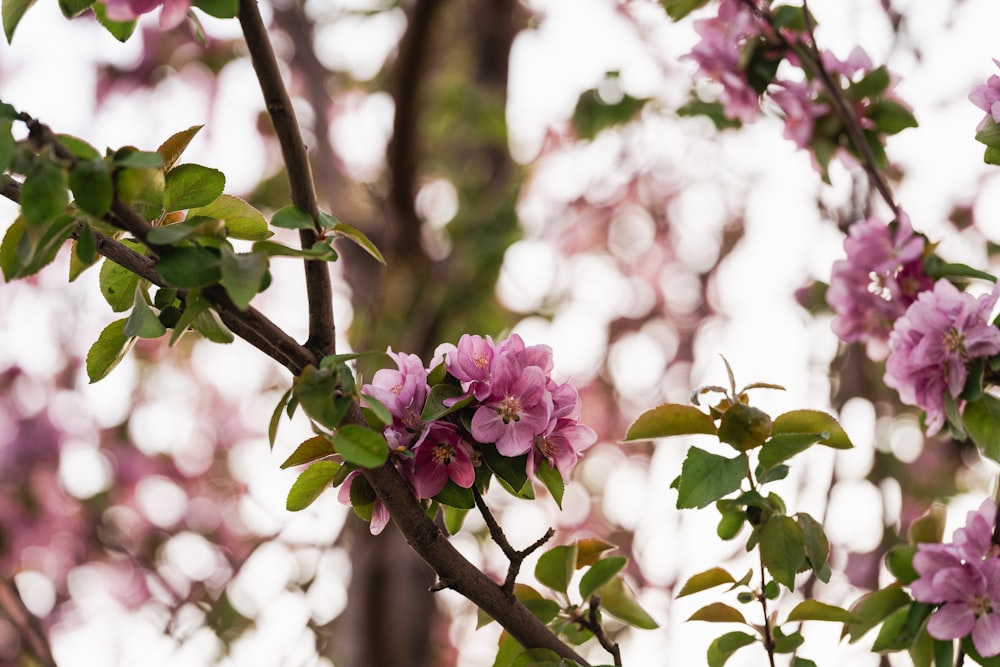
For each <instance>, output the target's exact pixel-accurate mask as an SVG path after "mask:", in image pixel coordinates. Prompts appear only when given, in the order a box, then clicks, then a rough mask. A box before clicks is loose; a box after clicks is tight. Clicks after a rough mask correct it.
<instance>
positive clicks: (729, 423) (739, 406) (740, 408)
mask: <svg viewBox="0 0 1000 667" xmlns="http://www.w3.org/2000/svg"><path fill="white" fill-rule="evenodd" d="M770 434H771V417H770V416H768V415H767V413H765V412H764V411H763V410H758V409H757V408H755V407H752V406H750V405H746V404H745V403H741V402H737V403H734V404H733V405H731V406H730V407H729V409H728V410H726V411H725V412H724V413H723V415H722V419H721V421H720V422H719V441H720V442H724V443H726V444H727V445H731V446H732V447H733V448H734V449H735V450H736V451H738V452H746V451H749V450H751V449H755V448H757V447H760V446H761V445H762V444H764V441H765V440H767V438H768V436H769V435H770Z"/></svg>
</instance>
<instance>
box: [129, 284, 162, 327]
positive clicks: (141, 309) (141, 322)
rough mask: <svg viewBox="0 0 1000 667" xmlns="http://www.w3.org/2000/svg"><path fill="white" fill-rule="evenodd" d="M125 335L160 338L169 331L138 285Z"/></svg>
mask: <svg viewBox="0 0 1000 667" xmlns="http://www.w3.org/2000/svg"><path fill="white" fill-rule="evenodd" d="M124 333H125V335H126V336H128V337H130V338H131V337H133V336H135V337H136V338H159V337H160V336H162V335H163V334H165V333H167V329H166V327H164V326H163V324H162V323H161V322H160V318H159V317H157V315H156V313H155V312H153V309H152V308H150V307H149V304H148V303H146V297H145V295H144V294H143V291H142V289H141V288H140V287H139V286H138V285H136V288H135V293H134V297H133V299H132V312H131V313H130V314H129V316H128V320H126V322H125V331H124Z"/></svg>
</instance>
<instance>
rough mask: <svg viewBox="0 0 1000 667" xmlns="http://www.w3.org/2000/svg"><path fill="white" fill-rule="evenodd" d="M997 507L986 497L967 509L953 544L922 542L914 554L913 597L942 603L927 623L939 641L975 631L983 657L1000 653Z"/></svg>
mask: <svg viewBox="0 0 1000 667" xmlns="http://www.w3.org/2000/svg"><path fill="white" fill-rule="evenodd" d="M996 512H997V508H996V505H995V504H994V503H993V501H991V500H986V501H984V502H983V504H982V505H981V506H980V507H979V509H978V510H977V511H975V512H969V514H968V516H967V519H966V523H965V526H964V527H962V528H959V529H958V530H956V531H955V535H954V537H953V540H952V542H951V543H950V544H932V543H921V544H919V545H917V553H916V555H915V556H914V557H913V567H914V569H916V571H917V573H918V574H919V575H920V577H919V578H918V579H917V580H916V581H914V582H913V583H912V584H911V585H910V590H911V592H912V593H913V599H914V600H916V601H918V602H925V603H928V604H939V605H941V606H940V607H939V608H938V609H937V610H936V611H935V612H934V613H933V615H932V616H931V618H930V620H929V621H928V623H927V632H928V633H929V634H930V635H931V637H934V638H936V639H943V640H950V639H961V638H965V637H968V636H970V635H971V637H972V643H973V645H974V646H975V647H976V651H978V652H979V654H980V655H981V656H983V657H984V658H989V657H992V656H995V655H1000V558H998V557H997V556H998V554H1000V547H998V546H997V545H996V544H995V543H994V542H993V530H994V524H995V521H996Z"/></svg>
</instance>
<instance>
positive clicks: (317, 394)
mask: <svg viewBox="0 0 1000 667" xmlns="http://www.w3.org/2000/svg"><path fill="white" fill-rule="evenodd" d="M341 369H344V370H346V372H347V373H348V374H349V373H350V370H347V369H346V366H342V367H339V368H334V369H329V368H321V369H317V368H316V367H314V366H307V367H306V368H305V370H303V371H302V374H301V375H299V377H297V378H295V382H294V384H293V385H292V389H293V396H294V397H295V399H296V401H298V403H299V404H301V405H302V408H303V409H304V410H305V411H306V414H307V415H309V418H310V419H311V420H312V421H313V422H314V423H316V424H318V425H320V426H322V427H323V428H325V429H327V430H329V431H333V430H335V429H336V428H337V427H338V426H340V422H341V420H342V419H343V418H344V415H345V414H346V413H347V408H348V407H349V405H350V403H351V401H352V400H353V399H352V398H351V397H350V396H345V395H343V394H342V393H341V392H340V388H341ZM362 437H364V436H362ZM366 444H369V443H362V449H363V448H364V446H365V445H366ZM383 445H384V441H383ZM334 446H335V447H336V443H334ZM347 448H348V449H349V450H350V449H352V445H351V444H350V443H348V444H347ZM338 451H339V450H338Z"/></svg>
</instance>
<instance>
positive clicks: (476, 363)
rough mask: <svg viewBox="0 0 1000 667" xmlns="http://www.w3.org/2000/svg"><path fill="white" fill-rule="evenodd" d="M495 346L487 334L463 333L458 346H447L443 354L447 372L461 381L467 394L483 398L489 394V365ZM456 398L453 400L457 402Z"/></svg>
mask: <svg viewBox="0 0 1000 667" xmlns="http://www.w3.org/2000/svg"><path fill="white" fill-rule="evenodd" d="M495 353H496V346H495V345H494V344H493V339H491V338H490V337H489V336H487V337H486V338H483V337H482V336H472V335H469V334H463V335H462V337H461V338H460V339H459V341H458V347H455V346H449V349H447V352H446V356H445V363H446V364H447V368H448V372H449V373H451V375H452V376H453V377H455V379H457V380H458V381H459V382H461V383H462V388H463V389H464V390H465V391H466V393H467V395H469V396H475V397H476V399H477V400H480V401H481V400H483V399H484V398H486V397H487V396H489V395H490V382H489V379H490V367H491V366H492V365H493V355H494V354H495ZM457 400H458V399H456V401H455V402H457Z"/></svg>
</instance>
